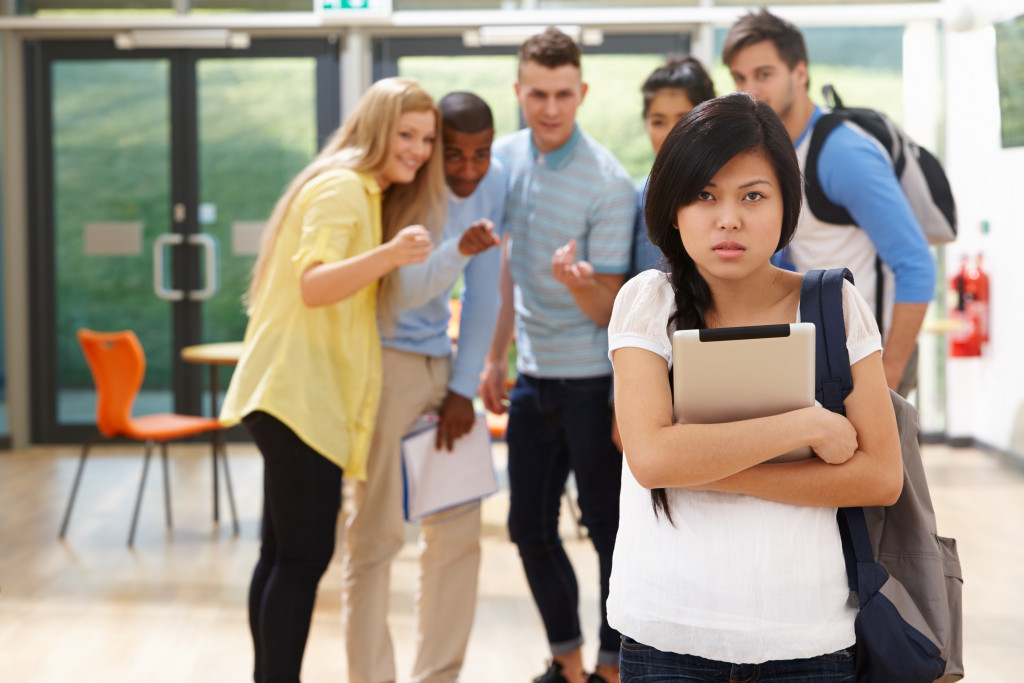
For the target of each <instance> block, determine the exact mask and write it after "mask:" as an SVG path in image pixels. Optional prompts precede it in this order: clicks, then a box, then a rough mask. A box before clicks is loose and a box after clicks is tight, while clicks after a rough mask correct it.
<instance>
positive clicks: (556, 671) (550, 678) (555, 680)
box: [533, 660, 569, 683]
mask: <svg viewBox="0 0 1024 683" xmlns="http://www.w3.org/2000/svg"><path fill="white" fill-rule="evenodd" d="M533 683H569V679H568V678H566V677H565V676H563V675H562V665H561V664H559V663H558V662H556V661H553V660H552V662H551V666H549V667H548V670H547V671H545V672H544V673H543V674H542V675H541V676H540V677H539V678H535V679H533Z"/></svg>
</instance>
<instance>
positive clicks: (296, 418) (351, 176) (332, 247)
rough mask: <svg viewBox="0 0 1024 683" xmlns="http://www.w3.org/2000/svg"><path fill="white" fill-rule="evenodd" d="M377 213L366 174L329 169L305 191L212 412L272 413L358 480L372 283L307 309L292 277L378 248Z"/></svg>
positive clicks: (376, 361)
mask: <svg viewBox="0 0 1024 683" xmlns="http://www.w3.org/2000/svg"><path fill="white" fill-rule="evenodd" d="M380 216H381V192H380V187H379V186H378V185H377V182H376V180H374V179H373V178H372V177H371V176H369V175H365V174H363V173H357V172H355V171H352V170H349V169H335V170H330V171H325V172H324V173H321V174H320V175H318V176H317V177H315V178H313V179H312V180H310V181H309V182H307V183H306V184H305V185H304V186H303V188H302V189H301V190H300V191H299V193H298V194H297V195H296V197H295V199H294V200H293V202H292V205H291V208H290V209H289V210H288V213H287V215H286V216H285V219H284V223H283V224H282V225H281V231H280V233H279V234H278V238H277V244H276V246H275V247H274V251H273V253H272V255H271V260H270V262H269V263H268V264H267V270H266V272H265V274H264V276H263V283H262V286H261V288H260V291H259V293H258V295H257V298H256V302H255V306H254V307H253V313H252V316H251V318H250V319H249V324H248V326H247V327H246V330H245V341H244V344H243V349H242V356H241V358H240V359H239V362H238V366H237V367H236V368H235V372H234V375H232V377H231V385H230V386H229V387H228V391H227V395H226V396H225V398H224V407H223V409H222V410H221V414H220V419H221V422H222V423H224V424H225V425H228V426H230V425H233V424H237V423H238V422H240V421H241V419H242V418H243V417H245V416H246V415H248V414H249V413H251V412H253V411H255V410H262V411H264V412H266V413H270V414H271V415H273V416H274V417H276V418H277V419H278V420H280V421H281V422H283V423H285V424H286V425H288V427H289V428H290V429H291V430H292V431H294V432H295V434H296V435H298V436H299V438H301V439H302V440H303V441H304V442H306V444H308V445H309V446H310V447H311V448H313V449H314V450H316V451H317V452H318V453H320V454H322V455H323V456H324V457H325V458H327V459H328V460H330V461H332V462H334V463H336V464H337V465H338V466H340V467H342V468H344V469H345V474H346V475H348V476H353V477H356V478H359V479H365V478H366V456H367V453H368V451H369V448H370V438H371V436H372V435H373V426H374V421H375V420H376V417H377V403H378V401H379V399H380V386H381V351H380V335H379V333H378V331H377V318H376V315H377V299H376V294H377V283H376V282H374V283H373V284H370V285H367V286H366V287H363V288H362V289H361V290H359V291H358V292H357V293H356V294H354V295H353V296H351V297H349V298H347V299H345V300H343V301H339V302H338V303H335V304H330V305H327V306H319V307H315V308H310V307H308V306H305V305H304V304H303V303H302V297H301V294H300V290H299V281H300V278H301V277H302V273H303V272H304V271H305V270H306V268H308V267H309V266H310V264H312V263H315V262H317V261H321V262H323V263H331V262H334V261H341V260H343V259H347V258H351V257H353V256H357V255H359V254H361V253H363V252H366V251H368V250H370V249H372V248H374V247H376V246H378V245H379V244H380V243H381V234H382V233H381V217H380Z"/></svg>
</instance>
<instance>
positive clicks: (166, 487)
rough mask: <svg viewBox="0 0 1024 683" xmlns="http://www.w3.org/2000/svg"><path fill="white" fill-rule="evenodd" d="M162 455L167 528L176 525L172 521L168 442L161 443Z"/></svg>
mask: <svg viewBox="0 0 1024 683" xmlns="http://www.w3.org/2000/svg"><path fill="white" fill-rule="evenodd" d="M160 457H161V458H162V459H163V461H164V514H165V516H166V517H167V528H168V529H171V528H173V527H174V524H173V522H172V521H171V473H170V471H169V470H168V469H167V442H166V441H164V442H163V443H161V444H160Z"/></svg>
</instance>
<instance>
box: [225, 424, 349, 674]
mask: <svg viewBox="0 0 1024 683" xmlns="http://www.w3.org/2000/svg"><path fill="white" fill-rule="evenodd" d="M245 426H246V427H247V428H248V429H249V432H250V433H252V437H253V439H254V440H255V442H256V445H257V446H258V447H259V449H260V452H261V453H262V454H263V529H262V541H263V542H262V545H261V546H260V557H259V561H258V562H257V563H256V569H255V571H254V572H253V576H252V584H251V585H250V587H249V627H250V629H251V630H252V640H253V646H254V648H255V651H256V665H255V673H254V676H253V678H254V680H255V681H256V683H297V682H298V680H299V672H300V670H301V669H302V654H303V651H304V650H305V649H306V638H307V637H308V635H309V625H310V621H311V619H312V617H313V604H314V602H315V601H316V589H317V585H318V584H319V583H320V577H321V576H323V573H324V572H325V571H326V570H327V565H328V564H329V563H330V561H331V556H332V555H333V554H334V539H335V526H336V524H337V520H338V510H339V509H340V507H341V474H342V472H341V468H339V467H338V466H337V465H335V464H334V463H332V462H331V461H330V460H328V459H327V458H325V457H323V456H322V455H320V454H319V453H317V452H316V451H314V450H313V449H312V448H310V447H309V446H307V445H306V444H305V443H304V442H303V441H302V440H301V439H300V438H299V437H298V436H296V434H295V433H294V432H293V431H292V430H291V429H289V428H288V427H287V426H285V425H284V424H283V423H282V422H280V421H279V420H278V419H277V418H275V417H273V416H272V415H269V414H267V413H263V412H254V413H251V414H250V415H248V416H246V418H245Z"/></svg>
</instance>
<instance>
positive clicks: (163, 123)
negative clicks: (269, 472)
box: [27, 40, 340, 443]
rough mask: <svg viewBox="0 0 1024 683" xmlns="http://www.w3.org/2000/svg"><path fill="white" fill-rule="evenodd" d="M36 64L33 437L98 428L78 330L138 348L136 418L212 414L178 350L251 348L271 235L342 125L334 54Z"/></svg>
mask: <svg viewBox="0 0 1024 683" xmlns="http://www.w3.org/2000/svg"><path fill="white" fill-rule="evenodd" d="M28 53H29V58H28V59H27V63H28V69H29V74H28V76H29V78H28V79H27V83H30V84H33V86H34V88H33V89H34V92H32V93H31V94H30V95H31V96H30V99H29V101H30V103H31V105H30V106H32V107H33V109H34V111H32V112H30V115H29V120H30V121H32V122H33V123H32V128H31V130H30V137H29V139H30V145H31V148H30V149H31V153H30V154H29V158H30V169H29V171H30V173H31V176H30V177H32V178H33V179H34V180H35V182H34V183H33V184H32V188H33V189H32V197H30V211H31V214H32V215H31V220H32V225H34V226H36V229H34V230H33V233H32V237H31V240H30V250H31V254H32V266H31V269H30V278H31V281H32V283H33V291H34V292H35V294H34V301H33V302H32V307H31V311H32V313H31V320H30V324H31V327H32V333H33V339H34V340H36V342H37V343H36V344H35V347H34V348H33V359H32V378H33V381H32V386H33V396H32V401H33V410H32V414H33V419H32V428H33V434H32V438H33V441H35V442H50V443H54V442H62V441H77V440H80V439H82V438H86V437H87V436H88V435H89V434H91V433H93V427H92V424H93V422H94V411H95V391H94V388H93V384H92V378H91V375H90V374H89V370H88V366H87V365H86V363H85V360H84V358H83V357H82V353H81V350H80V348H79V346H78V342H77V338H76V331H77V330H78V329H80V328H83V327H86V328H91V329H94V330H101V331H112V330H121V329H132V330H134V331H135V333H136V334H137V335H138V337H139V339H140V341H141V343H142V346H143V348H144V350H145V353H146V360H147V370H146V377H145V381H144V382H143V386H142V391H141V392H140V395H139V399H138V402H137V405H136V409H135V410H136V412H137V413H140V414H141V413H148V412H163V411H177V412H184V413H192V414H208V413H209V400H210V399H209V395H208V385H207V383H208V381H209V375H208V373H207V368H204V367H200V366H196V365H189V364H186V363H184V362H183V361H182V360H181V358H180V351H181V348H182V347H184V346H187V345H190V344H197V343H204V342H215V341H231V340H240V339H241V338H242V333H243V331H244V328H245V315H244V311H243V309H242V305H241V297H242V294H243V292H244V289H245V285H246V282H247V277H248V270H249V269H250V268H251V266H252V263H253V260H254V258H255V247H256V245H258V242H259V231H260V229H261V228H262V223H263V221H264V220H265V219H266V217H267V216H268V215H269V213H270V210H271V208H272V206H273V204H274V201H275V200H276V199H277V196H278V195H279V194H280V192H281V190H282V188H283V187H284V186H285V185H286V184H287V182H288V181H289V180H290V179H291V177H292V176H294V175H295V173H297V172H298V171H299V170H300V169H301V168H302V167H303V166H304V165H305V164H306V163H308V161H309V160H310V159H311V158H312V156H313V155H314V154H315V152H316V149H317V147H318V143H319V140H321V139H323V138H324V136H325V135H326V134H327V133H329V131H331V130H333V128H334V127H335V126H336V125H337V122H338V116H339V109H340V107H339V102H338V97H337V93H338V70H337V66H338V62H337V58H336V54H337V50H336V46H335V45H334V44H333V43H332V42H331V41H327V40H295V41H264V42H263V43H260V42H258V41H254V42H253V45H252V47H251V48H249V49H248V50H244V51H230V50H218V51H208V50H202V51H200V50H184V49H182V50H160V51H156V50H147V51H128V52H122V51H118V50H115V49H114V48H113V47H112V46H111V45H109V44H99V43H67V42H64V43H52V42H43V43H36V44H33V45H30V46H29V48H28ZM229 377H230V368H226V369H225V373H224V379H223V381H222V382H221V386H222V388H223V387H226V386H227V380H228V378H229Z"/></svg>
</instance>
